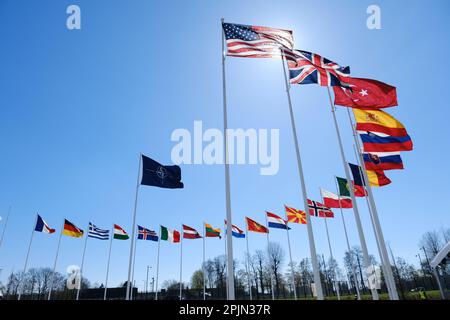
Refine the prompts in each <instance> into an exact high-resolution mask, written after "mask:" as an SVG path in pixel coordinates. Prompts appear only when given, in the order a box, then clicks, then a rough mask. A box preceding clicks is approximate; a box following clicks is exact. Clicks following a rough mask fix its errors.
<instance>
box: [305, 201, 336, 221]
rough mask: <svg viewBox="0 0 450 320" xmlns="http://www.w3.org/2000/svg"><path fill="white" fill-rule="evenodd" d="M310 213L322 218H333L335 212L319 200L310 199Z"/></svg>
mask: <svg viewBox="0 0 450 320" xmlns="http://www.w3.org/2000/svg"><path fill="white" fill-rule="evenodd" d="M308 208H309V214H310V215H312V216H315V217H320V218H333V217H334V213H333V211H331V209H330V208H328V207H327V206H325V205H323V204H321V203H320V202H318V201H313V200H310V199H308Z"/></svg>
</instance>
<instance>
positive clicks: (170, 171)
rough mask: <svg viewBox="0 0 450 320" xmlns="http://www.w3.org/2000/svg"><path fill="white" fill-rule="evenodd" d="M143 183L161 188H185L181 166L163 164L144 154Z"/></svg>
mask: <svg viewBox="0 0 450 320" xmlns="http://www.w3.org/2000/svg"><path fill="white" fill-rule="evenodd" d="M141 184H142V185H146V186H154V187H160V188H170V189H178V188H183V187H184V185H183V182H181V169H180V167H179V166H163V165H161V164H159V163H158V162H156V161H155V160H153V159H150V158H149V157H146V156H144V155H142V180H141Z"/></svg>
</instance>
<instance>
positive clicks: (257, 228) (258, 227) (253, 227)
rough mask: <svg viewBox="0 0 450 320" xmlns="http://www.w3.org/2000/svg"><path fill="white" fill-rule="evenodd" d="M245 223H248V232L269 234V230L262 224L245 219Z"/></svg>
mask: <svg viewBox="0 0 450 320" xmlns="http://www.w3.org/2000/svg"><path fill="white" fill-rule="evenodd" d="M245 222H246V223H247V230H248V231H253V232H259V233H269V229H267V228H266V227H265V226H263V225H262V224H259V223H258V222H256V221H255V220H252V219H250V218H248V217H245Z"/></svg>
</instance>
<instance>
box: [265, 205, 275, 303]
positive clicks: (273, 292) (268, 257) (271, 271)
mask: <svg viewBox="0 0 450 320" xmlns="http://www.w3.org/2000/svg"><path fill="white" fill-rule="evenodd" d="M266 228H267V234H266V235H267V259H268V261H269V263H270V242H269V223H268V222H267V213H266ZM270 269H271V268H269V272H270V290H271V291H272V300H275V291H274V287H273V270H270Z"/></svg>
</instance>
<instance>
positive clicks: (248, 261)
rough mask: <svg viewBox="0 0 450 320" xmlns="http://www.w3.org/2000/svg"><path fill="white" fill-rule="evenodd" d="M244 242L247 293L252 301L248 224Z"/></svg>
mask: <svg viewBox="0 0 450 320" xmlns="http://www.w3.org/2000/svg"><path fill="white" fill-rule="evenodd" d="M245 223H246V224H247V219H245ZM245 240H246V241H247V263H246V265H247V282H248V291H249V294H250V300H253V296H252V282H251V280H250V265H249V264H250V251H249V250H248V224H247V228H246V230H245Z"/></svg>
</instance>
